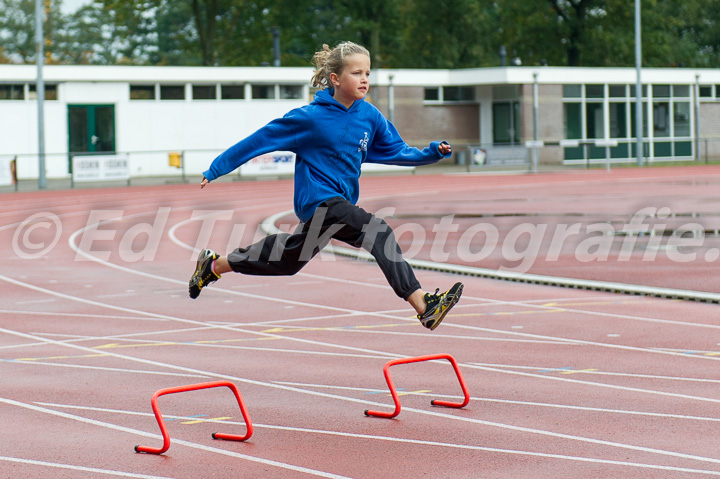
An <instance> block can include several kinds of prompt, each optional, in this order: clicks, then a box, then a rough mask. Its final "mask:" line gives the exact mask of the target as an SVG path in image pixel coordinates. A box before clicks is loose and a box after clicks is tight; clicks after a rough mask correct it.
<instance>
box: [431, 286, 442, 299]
mask: <svg viewBox="0 0 720 479" xmlns="http://www.w3.org/2000/svg"><path fill="white" fill-rule="evenodd" d="M439 292H440V288H436V289H435V292H434V293H432V294H428V296H430V297H431V298H432V299H438V298H439V297H440V296H441V295H438V293H439Z"/></svg>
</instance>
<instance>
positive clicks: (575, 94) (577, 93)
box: [563, 85, 582, 98]
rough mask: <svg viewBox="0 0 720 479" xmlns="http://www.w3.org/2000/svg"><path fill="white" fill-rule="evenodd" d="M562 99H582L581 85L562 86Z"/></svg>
mask: <svg viewBox="0 0 720 479" xmlns="http://www.w3.org/2000/svg"><path fill="white" fill-rule="evenodd" d="M563 98H582V85H563Z"/></svg>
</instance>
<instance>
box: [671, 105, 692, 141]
mask: <svg viewBox="0 0 720 479" xmlns="http://www.w3.org/2000/svg"><path fill="white" fill-rule="evenodd" d="M673 120H674V123H675V136H690V102H687V101H684V102H675V104H674V105H673Z"/></svg>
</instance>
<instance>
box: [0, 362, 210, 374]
mask: <svg viewBox="0 0 720 479" xmlns="http://www.w3.org/2000/svg"><path fill="white" fill-rule="evenodd" d="M0 363H3V364H22V365H25V366H33V365H38V366H52V367H59V368H74V369H91V370H96V371H105V372H113V373H131V374H150V375H157V376H174V377H185V378H201V379H208V378H209V377H208V376H203V375H200V374H184V373H167V372H162V371H147V370H142V369H124V368H106V367H101V366H87V365H83V364H62V363H47V362H43V361H24V360H18V359H0Z"/></svg>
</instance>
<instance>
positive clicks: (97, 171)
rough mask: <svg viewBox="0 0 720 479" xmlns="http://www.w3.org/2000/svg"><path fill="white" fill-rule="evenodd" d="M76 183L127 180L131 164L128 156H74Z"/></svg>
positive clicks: (74, 177)
mask: <svg viewBox="0 0 720 479" xmlns="http://www.w3.org/2000/svg"><path fill="white" fill-rule="evenodd" d="M72 164H73V180H74V181H108V180H127V179H129V178H130V162H129V161H128V157H127V155H79V156H73V159H72Z"/></svg>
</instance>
